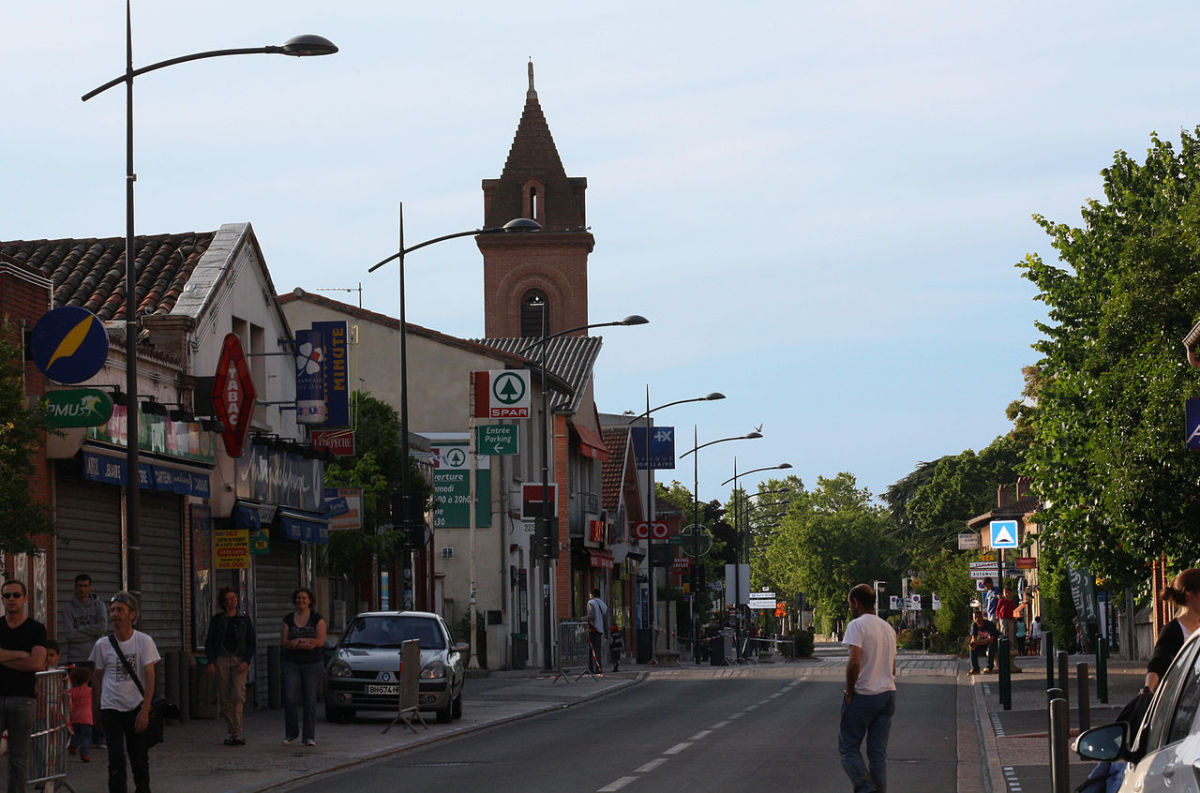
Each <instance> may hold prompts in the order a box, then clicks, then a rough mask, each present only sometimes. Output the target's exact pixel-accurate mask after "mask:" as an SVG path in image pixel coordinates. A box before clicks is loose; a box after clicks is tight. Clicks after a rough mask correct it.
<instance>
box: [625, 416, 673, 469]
mask: <svg viewBox="0 0 1200 793" xmlns="http://www.w3.org/2000/svg"><path fill="white" fill-rule="evenodd" d="M629 436H630V437H631V438H632V439H633V454H634V457H635V458H636V459H637V467H638V469H639V470H641V469H645V468H646V425H645V424H640V425H639V424H634V425H633V426H632V427H630V428H629ZM649 462H650V467H651V468H653V469H655V470H660V469H664V468H667V469H673V468H675V428H674V427H658V426H652V427H650V460H649Z"/></svg>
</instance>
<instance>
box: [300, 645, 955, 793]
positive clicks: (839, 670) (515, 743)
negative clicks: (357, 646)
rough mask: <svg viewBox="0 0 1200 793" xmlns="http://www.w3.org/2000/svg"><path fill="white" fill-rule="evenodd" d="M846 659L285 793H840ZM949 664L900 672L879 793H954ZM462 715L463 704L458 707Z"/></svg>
mask: <svg viewBox="0 0 1200 793" xmlns="http://www.w3.org/2000/svg"><path fill="white" fill-rule="evenodd" d="M844 663H845V661H844V657H842V658H839V657H837V656H826V657H824V658H819V659H818V660H816V661H809V662H802V663H792V664H763V665H756V666H744V667H733V668H722V669H713V668H704V667H700V668H692V669H687V668H685V669H681V670H680V671H679V672H678V673H675V674H662V673H656V674H655V675H654V676H653V677H652V678H651V679H649V680H647V681H646V682H644V683H642V684H640V685H637V686H634V687H632V688H629V689H625V690H623V691H621V692H619V693H616V694H614V695H611V696H608V697H604V698H600V699H597V700H595V701H592V702H588V703H586V704H584V705H580V706H577V707H572V708H566V709H563V710H560V711H557V712H554V713H549V714H546V715H543V716H539V717H536V718H531V719H525V720H521V721H516V722H512V723H510V724H506V725H504V726H502V727H499V728H496V729H491V730H487V731H484V732H480V733H475V734H471V735H467V736H464V737H462V738H458V739H454V740H448V741H444V742H440V743H436V744H433V745H430V746H427V747H424V748H419V749H414V750H413V751H410V752H405V753H402V754H398V755H394V756H392V757H389V758H387V759H385V760H381V761H378V762H375V763H371V764H366V765H361V766H356V767H353V768H350V769H347V770H343V771H341V772H338V773H335V774H330V775H326V776H323V777H320V778H318V779H313V780H309V781H307V782H305V783H301V784H298V785H296V786H293V787H288V788H287V790H288V791H295V792H296V793H299V792H300V791H304V792H305V793H317V791H321V793H324V791H327V790H331V789H334V790H354V791H356V793H375V792H376V791H379V792H380V793H382V791H389V792H390V791H394V790H396V789H398V788H402V789H403V790H405V791H406V793H416V792H419V791H439V792H442V791H447V790H481V791H482V790H486V791H488V793H510V792H511V793H537V792H538V791H547V793H549V792H550V791H554V792H555V793H571V792H573V791H578V792H580V793H584V792H586V793H615V791H618V790H621V791H628V793H638V791H661V790H686V791H688V792H689V793H704V792H705V791H712V793H733V792H735V791H749V790H753V791H756V793H759V792H764V793H765V792H769V791H796V790H804V791H806V792H808V793H825V791H838V793H844V791H846V790H847V789H849V784H848V780H847V779H846V777H845V775H844V773H843V772H842V769H841V764H840V762H839V759H838V756H837V750H836V745H837V725H838V718H839V708H840V703H841V690H842V687H843V668H844ZM953 669H954V665H953V662H918V661H911V662H906V661H902V662H901V672H900V681H899V693H898V700H897V713H896V718H895V721H894V722H893V727H892V740H891V746H890V751H889V756H890V763H889V774H890V777H889V779H890V783H889V789H890V790H891V791H892V793H904V791H941V790H947V791H948V790H955V789H956V774H957V758H958V746H957V741H958V738H957V732H956V726H957V722H956V710H955V708H956V684H955V676H954V672H953ZM468 705H469V703H468Z"/></svg>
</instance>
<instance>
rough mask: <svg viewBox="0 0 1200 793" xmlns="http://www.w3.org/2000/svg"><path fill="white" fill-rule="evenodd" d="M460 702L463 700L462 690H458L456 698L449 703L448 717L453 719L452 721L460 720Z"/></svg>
mask: <svg viewBox="0 0 1200 793" xmlns="http://www.w3.org/2000/svg"><path fill="white" fill-rule="evenodd" d="M462 700H463V692H462V689H461V688H460V689H459V690H458V696H457V697H455V698H454V701H453V702H451V703H450V717H451V718H454V719H461V718H462Z"/></svg>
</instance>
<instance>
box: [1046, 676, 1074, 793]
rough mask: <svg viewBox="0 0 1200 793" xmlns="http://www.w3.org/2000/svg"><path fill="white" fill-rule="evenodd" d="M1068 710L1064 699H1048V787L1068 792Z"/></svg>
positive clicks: (1057, 792)
mask: <svg viewBox="0 0 1200 793" xmlns="http://www.w3.org/2000/svg"><path fill="white" fill-rule="evenodd" d="M1069 720H1070V712H1069V711H1068V707H1067V701H1066V700H1065V699H1053V700H1051V701H1050V789H1051V790H1052V791H1054V793H1070V790H1071V760H1070V755H1069V754H1068V752H1067V749H1068V747H1067V744H1068V742H1069V740H1070V729H1071V725H1070V723H1069Z"/></svg>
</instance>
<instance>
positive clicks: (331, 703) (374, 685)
mask: <svg viewBox="0 0 1200 793" xmlns="http://www.w3.org/2000/svg"><path fill="white" fill-rule="evenodd" d="M409 639H417V640H419V641H420V642H421V676H420V683H419V694H418V698H417V704H418V707H419V709H420V710H426V711H429V710H431V711H433V712H434V713H435V714H436V715H437V720H438V721H439V722H441V723H446V722H449V721H450V720H451V719H457V718H459V717H461V716H462V708H463V679H464V678H465V677H466V673H465V672H464V665H465V663H464V662H465V656H464V654H465V653H467V652H469V651H470V645H468V644H465V643H458V644H456V643H454V641H453V639H452V637H451V635H450V630H449V629H448V628H447V627H446V623H445V622H443V621H442V618H441V617H439V616H438V615H437V614H431V613H429V612H425V611H368V612H364V613H362V614H359V615H357V616H356V617H355V618H354V619H353V620H351V621H350V624H349V625H348V626H347V627H346V631H345V633H343V634H342V638H341V640H339V641H338V644H337V647H336V649H335V650H334V655H333V659H332V660H331V661H330V662H329V667H328V669H327V672H328V674H327V675H326V676H325V718H326V719H328V720H329V721H344V720H347V719H350V718H353V716H354V713H355V711H359V710H376V711H395V710H396V707H397V703H398V697H399V695H400V679H399V668H400V647H401V644H403V643H404V642H405V641H407V640H409Z"/></svg>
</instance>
